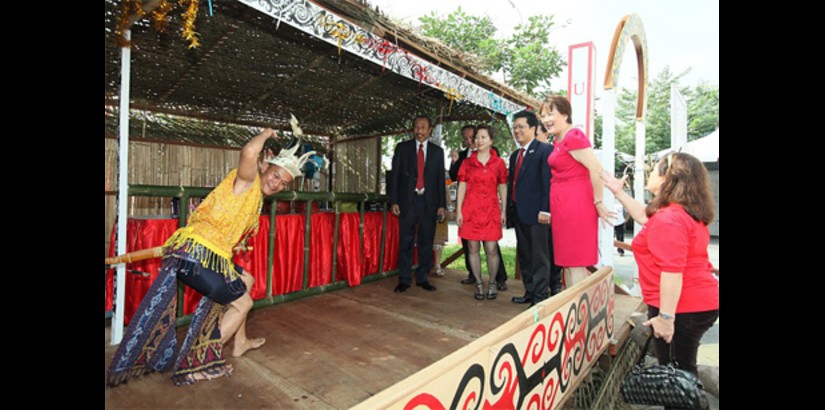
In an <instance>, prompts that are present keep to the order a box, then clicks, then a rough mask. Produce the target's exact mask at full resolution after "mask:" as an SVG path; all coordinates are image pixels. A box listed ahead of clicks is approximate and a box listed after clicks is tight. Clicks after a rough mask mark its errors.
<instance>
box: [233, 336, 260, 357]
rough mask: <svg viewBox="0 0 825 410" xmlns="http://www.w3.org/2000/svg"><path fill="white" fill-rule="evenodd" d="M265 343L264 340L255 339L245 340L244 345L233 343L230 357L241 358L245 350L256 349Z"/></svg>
mask: <svg viewBox="0 0 825 410" xmlns="http://www.w3.org/2000/svg"><path fill="white" fill-rule="evenodd" d="M264 343H266V339H264V338H262V337H257V338H255V339H246V343H238V341H237V340H236V341H235V346H234V347H233V348H232V357H241V356H243V354H244V353H246V351H247V350H254V349H257V348H259V347H261V346H263V345H264Z"/></svg>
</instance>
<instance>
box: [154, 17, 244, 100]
mask: <svg viewBox="0 0 825 410" xmlns="http://www.w3.org/2000/svg"><path fill="white" fill-rule="evenodd" d="M238 27H240V26H239V25H237V24H234V23H232V24H230V25H229V28H227V29H226V31H224V32H223V34H221V37H220V38H219V39H218V41H216V42H215V43H213V44H212V46H211V47H209V49H208V50H206V52H205V53H203V56H201V58H199V59H198V61H195V62H194V63H193V64H190V65H189V68H187V69H186V71H185V72H184V73H183V74H181V75H180V76H179V77H178V79H177V80H175V82H174V83H172V85H171V86H170V87H169V89H168V90H166V92H165V93H163V94H162V95H161V96H160V97H159V98H158V100H159V101H166V99H167V98H168V97H169V96H170V95H172V93H173V92H175V91H176V90H177V89H178V87H180V85H181V84H183V82H184V81H186V80H188V79H190V78H192V74H194V73H195V72H196V71H197V70H198V69H199V68H200V67H201V66H202V65H203V63H204V62H206V60H208V59H209V57H212V53H214V52H215V50H217V49H218V47H220V46H221V45H223V43H224V42H225V41H226V39H227V38H229V36H231V35H232V33H234V32H235V31H236V30H238Z"/></svg>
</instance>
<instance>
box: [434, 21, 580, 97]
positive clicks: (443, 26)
mask: <svg viewBox="0 0 825 410" xmlns="http://www.w3.org/2000/svg"><path fill="white" fill-rule="evenodd" d="M419 21H420V22H421V29H422V31H423V33H424V34H425V35H427V36H430V37H434V38H437V39H439V40H441V41H443V42H444V43H445V44H447V45H448V46H450V47H453V48H456V49H458V50H461V51H464V52H466V53H471V54H474V55H476V56H478V57H479V58H480V60H481V67H479V68H480V69H481V70H482V71H484V72H486V73H487V74H489V75H494V74H495V73H496V72H499V71H500V72H501V73H502V75H503V76H504V82H505V83H506V84H508V85H510V86H511V87H513V88H515V89H517V90H520V91H523V92H525V93H528V94H530V95H532V96H534V97H537V98H541V97H543V96H544V94H545V93H546V92H545V91H546V89H547V88H548V87H549V83H550V80H551V79H552V78H554V77H558V76H559V73H561V69H562V67H563V66H564V65H565V64H566V63H565V62H564V61H563V60H562V58H561V54H559V52H558V50H556V49H555V47H550V45H549V44H548V42H549V38H550V32H551V31H552V28H553V26H554V25H555V23H554V22H553V17H552V16H544V15H538V16H531V17H530V18H529V20H528V23H527V24H520V25H518V26H516V28H515V32H514V33H513V34H512V35H511V36H510V37H509V38H506V39H496V38H494V37H493V35H494V34H495V32H496V27H495V26H494V25H493V23H492V21H491V20H490V18H489V17H486V16H485V17H477V16H472V15H468V14H467V13H465V12H464V11H463V10H462V9H461V7H459V8H458V9H457V10H456V11H453V12H452V13H450V14H448V15H447V16H445V17H441V16H439V15H438V14H436V13H435V12H431V13H430V14H429V15H426V16H423V17H420V18H419Z"/></svg>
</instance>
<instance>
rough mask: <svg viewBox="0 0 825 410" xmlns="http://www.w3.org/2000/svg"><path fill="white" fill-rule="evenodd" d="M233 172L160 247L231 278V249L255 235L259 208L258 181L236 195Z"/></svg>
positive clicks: (235, 172)
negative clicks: (187, 256)
mask: <svg viewBox="0 0 825 410" xmlns="http://www.w3.org/2000/svg"><path fill="white" fill-rule="evenodd" d="M237 174H238V170H237V169H233V170H232V171H229V174H228V175H227V176H226V178H224V180H223V181H221V183H220V184H218V186H217V187H215V189H214V190H212V192H210V193H209V195H208V196H207V197H206V199H204V200H203V202H201V203H200V205H198V207H197V208H196V209H195V211H194V212H192V215H190V216H189V221H188V223H187V225H186V226H185V227H183V228H179V229H178V230H177V231H175V233H173V234H172V236H171V237H169V239H168V240H167V241H166V243H164V244H163V246H165V247H167V251H169V250H179V249H183V250H185V251H186V252H187V253H189V254H190V255H193V256H195V257H197V259H198V260H199V261H200V263H201V266H203V267H206V268H209V269H212V270H215V271H217V272H220V273H222V274H223V275H224V276H225V277H229V278H230V279H235V278H236V277H237V273H235V270H234V269H233V264H232V247H234V246H235V245H236V244H237V243H238V242H239V241H240V240H241V239H242V238H243V237H245V236H246V235H247V234H248V235H249V236H252V235H255V234H256V233H257V232H258V216H259V215H260V213H261V206H262V205H263V195H262V194H261V178H260V176H256V177H255V182H254V183H253V184H252V186H251V187H249V189H247V190H246V191H245V192H243V193H242V194H240V195H235V194H234V193H233V192H232V187H233V185H234V184H235V176H236V175H237Z"/></svg>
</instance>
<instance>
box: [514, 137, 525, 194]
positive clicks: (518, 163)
mask: <svg viewBox="0 0 825 410" xmlns="http://www.w3.org/2000/svg"><path fill="white" fill-rule="evenodd" d="M523 160H524V148H519V150H518V159H517V160H516V170H515V172H513V202H515V201H516V181H518V171H519V170H520V169H521V161H523Z"/></svg>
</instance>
